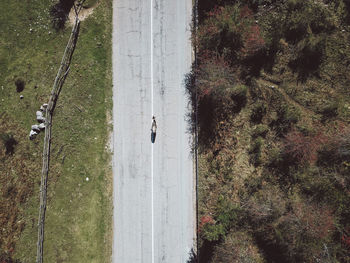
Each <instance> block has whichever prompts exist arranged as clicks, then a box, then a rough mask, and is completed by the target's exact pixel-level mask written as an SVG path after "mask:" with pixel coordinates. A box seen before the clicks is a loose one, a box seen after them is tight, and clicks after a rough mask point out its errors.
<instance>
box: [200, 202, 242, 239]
mask: <svg viewBox="0 0 350 263" xmlns="http://www.w3.org/2000/svg"><path fill="white" fill-rule="evenodd" d="M240 216H241V209H240V208H239V207H238V206H236V205H234V204H233V203H231V202H230V201H229V200H227V199H225V198H224V197H223V196H220V197H219V199H218V202H217V206H216V210H215V217H214V218H215V223H214V224H213V223H212V221H211V222H210V223H207V224H205V225H204V228H203V238H204V239H206V240H208V241H219V240H220V239H222V238H223V237H225V235H226V233H227V232H228V231H229V230H230V229H231V228H232V227H234V226H235V225H237V224H238V221H239V218H240Z"/></svg>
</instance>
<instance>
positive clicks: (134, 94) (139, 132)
mask: <svg viewBox="0 0 350 263" xmlns="http://www.w3.org/2000/svg"><path fill="white" fill-rule="evenodd" d="M191 14H192V0H114V2H113V104H114V106H113V125H114V133H113V150H114V156H113V174H114V176H113V177H114V181H113V187H114V197H113V199H114V200H113V202H114V212H113V218H114V219H113V220H114V241H113V263H124V262H125V263H137V262H152V263H153V262H167V263H172V262H179V263H184V262H186V261H187V260H188V257H189V253H190V250H191V249H192V248H193V245H194V237H195V209H194V208H195V194H194V176H193V160H192V156H191V153H190V144H191V136H190V135H189V134H188V133H187V123H186V114H187V113H188V110H189V108H188V105H189V101H188V100H187V99H186V96H185V88H184V86H183V82H184V77H185V74H186V73H187V72H189V70H190V66H191V53H192V50H191V42H190V23H191ZM152 115H155V116H156V120H157V126H158V130H157V137H156V141H155V143H154V144H152V143H151V138H150V136H151V133H150V128H151V121H152V119H151V118H152Z"/></svg>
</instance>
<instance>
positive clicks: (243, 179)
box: [188, 0, 350, 263]
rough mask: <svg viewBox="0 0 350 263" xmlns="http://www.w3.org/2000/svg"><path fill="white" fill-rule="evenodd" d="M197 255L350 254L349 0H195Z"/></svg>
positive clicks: (216, 258) (263, 258)
mask: <svg viewBox="0 0 350 263" xmlns="http://www.w3.org/2000/svg"><path fill="white" fill-rule="evenodd" d="M198 11H199V25H198V30H197V34H196V36H194V37H193V41H194V43H195V44H196V46H197V51H198V52H197V65H198V66H197V67H196V68H195V69H194V70H193V72H192V74H191V75H190V76H189V78H188V80H189V81H188V89H189V92H190V94H191V96H192V99H193V102H195V101H194V100H195V93H196V92H197V102H198V125H199V185H198V190H199V200H198V201H199V222H198V223H199V230H198V231H199V244H200V247H199V258H200V262H225V263H226V262H269V263H270V262H275V263H280V262H288V263H289V262H291V263H292V262H293V263H294V262H295V263H297V262H350V220H349V219H350V170H349V169H350V126H349V121H350V97H349V95H348V94H349V84H350V74H349V73H348V69H349V65H350V45H349V43H350V42H349V40H350V4H349V2H348V1H345V0H336V1H327V0H323V1H322V0H317V1H302V0H284V1H274V0H262V1H255V0H248V1H240V0H236V1H233V0H216V1H209V0H199V10H198Z"/></svg>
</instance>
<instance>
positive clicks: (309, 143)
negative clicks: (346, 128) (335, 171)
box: [284, 130, 329, 164]
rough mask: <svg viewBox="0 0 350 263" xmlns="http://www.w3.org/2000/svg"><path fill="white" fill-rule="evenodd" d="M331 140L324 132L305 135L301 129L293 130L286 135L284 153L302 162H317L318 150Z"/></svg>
mask: <svg viewBox="0 0 350 263" xmlns="http://www.w3.org/2000/svg"><path fill="white" fill-rule="evenodd" d="M328 140H329V137H328V136H326V135H325V134H324V133H322V132H319V133H317V134H316V135H313V136H305V135H304V134H302V133H301V132H299V131H296V130H292V131H291V132H289V133H288V134H287V135H286V137H285V142H284V153H285V154H287V155H288V156H291V157H292V158H293V159H294V160H295V161H297V162H299V163H301V164H309V163H315V161H316V160H317V151H318V150H319V149H320V148H321V147H322V145H323V144H325V143H326V142H327V141H328Z"/></svg>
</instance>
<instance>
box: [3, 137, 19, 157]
mask: <svg viewBox="0 0 350 263" xmlns="http://www.w3.org/2000/svg"><path fill="white" fill-rule="evenodd" d="M0 138H1V140H2V143H3V145H4V147H5V149H6V152H5V153H6V154H13V153H14V151H15V146H16V144H17V143H18V142H17V141H16V140H15V138H14V137H13V135H12V134H10V133H3V134H1V135H0Z"/></svg>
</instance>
